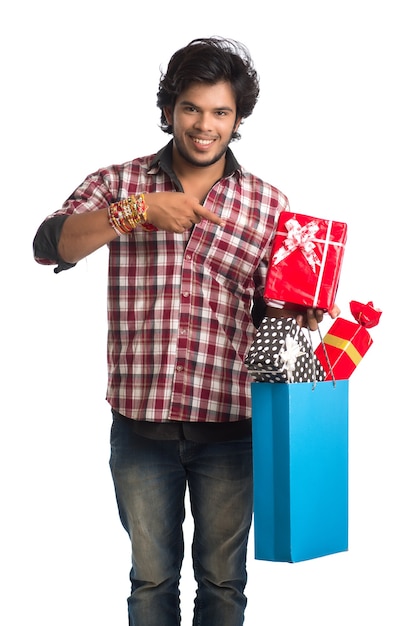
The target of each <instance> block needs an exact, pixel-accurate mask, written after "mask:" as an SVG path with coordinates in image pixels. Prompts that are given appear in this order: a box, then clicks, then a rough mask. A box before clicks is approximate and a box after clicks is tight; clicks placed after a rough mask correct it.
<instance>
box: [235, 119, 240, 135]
mask: <svg viewBox="0 0 418 626" xmlns="http://www.w3.org/2000/svg"><path fill="white" fill-rule="evenodd" d="M241 122H242V117H239V118H238V119H237V121H236V122H235V126H234V133H236V132H237V130H238V128H239V127H240V125H241Z"/></svg>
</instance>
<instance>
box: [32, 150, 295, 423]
mask: <svg viewBox="0 0 418 626" xmlns="http://www.w3.org/2000/svg"><path fill="white" fill-rule="evenodd" d="M171 148H172V146H171V142H170V143H169V144H168V146H166V147H165V148H163V149H162V150H161V151H160V152H159V153H158V154H156V155H151V156H147V157H144V158H138V159H135V160H133V161H130V162H127V163H124V164H122V165H113V166H111V167H107V168H104V169H100V170H98V171H97V172H95V173H94V174H92V175H90V176H88V177H87V178H86V180H85V181H84V182H83V183H82V185H80V187H78V189H76V190H75V191H74V193H73V194H72V195H71V196H70V198H69V199H68V200H67V201H66V202H65V204H64V205H63V207H62V209H61V210H59V211H57V212H56V213H54V214H53V215H52V216H49V218H51V217H54V216H57V215H68V214H71V213H82V212H85V211H94V210H97V209H101V208H105V207H107V206H108V205H109V204H110V203H112V202H115V201H117V200H120V199H121V198H125V197H127V196H129V195H131V194H138V193H141V192H142V193H153V192H159V191H178V190H181V185H180V183H179V181H178V180H177V178H176V176H175V174H174V172H173V171H172V167H171V154H172V149H171ZM204 204H205V206H206V207H207V208H209V209H210V210H212V211H214V212H216V213H218V214H219V215H222V217H223V218H224V219H225V220H226V226H225V227H223V228H221V227H219V226H217V225H215V224H212V223H210V222H209V221H207V220H203V221H202V222H201V223H200V224H197V225H195V227H194V228H193V230H192V231H191V232H187V233H184V234H175V233H168V232H165V231H156V232H150V231H145V230H143V229H141V228H140V227H138V228H137V229H135V231H133V232H132V233H130V234H129V235H122V236H120V237H118V238H117V239H115V240H113V241H111V242H110V244H109V278H108V323H109V334H108V372H109V379H108V389H107V399H108V401H109V403H110V405H111V406H112V408H113V409H114V410H116V411H118V412H119V413H121V414H122V415H125V416H126V417H129V418H132V419H136V420H148V421H152V422H161V423H167V422H170V421H172V420H180V421H187V422H218V423H222V422H236V421H239V420H244V419H249V418H250V417H251V395H250V382H251V379H250V376H249V374H248V370H247V368H246V366H245V365H244V358H245V355H246V353H247V351H248V349H249V347H250V345H251V343H252V341H253V339H254V331H255V329H254V325H253V322H252V318H251V307H252V303H253V298H254V296H256V297H262V293H263V286H264V282H265V276H266V271H267V264H268V259H269V255H270V249H271V242H272V239H273V236H274V233H275V229H276V225H277V220H278V215H279V213H280V211H282V210H285V209H286V208H288V206H287V198H286V197H285V196H284V195H283V194H282V193H281V192H280V191H279V190H277V189H276V188H274V187H272V186H271V185H269V184H267V183H265V182H263V181H262V180H260V179H259V178H257V177H255V176H253V175H252V174H250V173H248V172H246V171H245V170H244V169H242V168H241V167H240V166H239V165H238V163H237V162H236V160H235V157H234V156H233V154H232V152H231V151H230V150H228V152H227V162H226V169H225V175H224V177H223V178H222V179H221V180H219V181H218V182H217V183H215V185H213V187H212V189H211V190H210V191H209V193H208V195H207V197H206V200H205V203H204ZM47 221H48V220H46V222H47ZM41 229H42V227H41ZM41 229H40V230H41ZM41 256H42V255H38V257H36V249H35V258H37V260H38V261H39V262H41V263H42V262H50V263H52V262H55V263H57V261H56V260H55V261H53V260H52V259H49V260H47V261H45V259H42V258H41ZM68 267H69V265H68V264H61V266H59V267H58V268H57V269H58V271H59V270H60V269H66V268H68ZM56 271H57V270H56Z"/></svg>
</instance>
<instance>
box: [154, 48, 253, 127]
mask: <svg viewBox="0 0 418 626" xmlns="http://www.w3.org/2000/svg"><path fill="white" fill-rule="evenodd" d="M222 81H225V82H228V83H230V84H231V87H232V90H233V92H234V95H235V103H236V109H237V119H238V118H246V117H249V116H250V115H251V113H252V112H253V109H254V107H255V104H256V102H257V100H258V95H259V92H260V86H259V79H258V75H257V72H256V71H255V69H254V66H253V62H252V59H251V57H250V54H249V52H248V50H247V48H246V47H245V46H244V45H243V44H242V43H240V42H238V41H234V40H233V39H223V38H221V37H210V38H204V39H193V41H191V42H190V43H189V44H188V45H187V46H185V47H184V48H181V49H180V50H178V51H177V52H175V53H174V54H173V56H172V57H171V59H170V61H169V64H168V67H167V71H166V73H165V74H163V73H161V77H160V84H159V90H158V93H157V106H158V107H159V108H160V109H161V129H162V130H163V131H164V132H165V133H169V134H170V135H172V134H173V127H172V125H171V124H169V123H168V122H167V119H166V117H165V115H164V107H169V108H171V109H174V105H175V103H176V100H177V97H178V96H179V95H180V94H181V93H182V92H183V91H184V90H185V89H187V88H188V87H189V86H190V85H191V84H192V83H203V84H208V85H215V84H216V83H218V82H222ZM232 138H233V139H239V138H240V134H239V133H238V132H234V134H233V136H232Z"/></svg>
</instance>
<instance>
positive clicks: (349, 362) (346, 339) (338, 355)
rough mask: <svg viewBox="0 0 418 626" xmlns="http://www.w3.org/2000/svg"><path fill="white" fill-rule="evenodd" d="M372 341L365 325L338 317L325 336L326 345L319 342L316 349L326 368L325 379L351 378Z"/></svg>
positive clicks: (318, 357)
mask: <svg viewBox="0 0 418 626" xmlns="http://www.w3.org/2000/svg"><path fill="white" fill-rule="evenodd" d="M372 343H373V340H372V338H371V337H370V335H369V333H368V331H367V330H366V329H365V328H364V326H360V324H356V323H355V322H349V321H348V320H345V319H342V318H337V319H336V320H335V322H334V323H333V324H332V326H331V328H330V329H329V330H328V332H327V334H326V335H325V336H324V338H323V344H324V345H322V343H321V344H319V346H318V347H317V348H316V350H315V355H316V357H317V359H318V361H319V362H320V363H321V365H322V367H323V368H324V370H325V374H326V376H325V380H332V379H333V378H334V379H335V380H346V379H347V378H349V377H350V376H351V374H352V373H353V372H354V370H355V369H356V367H357V365H358V364H359V363H360V361H361V359H362V358H363V357H364V355H365V354H366V352H367V350H368V349H369V348H370V346H371V345H372ZM325 351H326V352H325ZM327 357H328V358H327ZM330 366H331V368H332V371H331V370H330Z"/></svg>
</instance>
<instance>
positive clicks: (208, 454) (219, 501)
mask: <svg viewBox="0 0 418 626" xmlns="http://www.w3.org/2000/svg"><path fill="white" fill-rule="evenodd" d="M110 467H111V471H112V477H113V481H114V485H115V491H116V498H117V503H118V507H119V514H120V518H121V521H122V524H123V526H124V528H125V529H126V531H127V532H128V534H129V537H130V540H131V545H132V569H131V595H130V597H129V598H128V612H129V624H130V626H178V625H179V624H180V606H179V604H180V603H179V580H180V570H181V565H182V561H183V555H184V543H183V531H182V525H183V521H184V517H185V506H184V498H185V492H186V485H188V487H189V493H190V504H191V512H192V515H193V519H194V535H193V545H192V556H193V568H194V574H195V578H196V581H197V592H196V598H195V607H194V619H193V626H241V625H242V624H243V622H244V610H245V606H246V603H247V600H246V597H245V595H244V588H245V585H246V581H247V571H246V555H247V543H248V534H249V530H250V526H251V521H252V510H253V500H252V448H251V441H249V440H242V441H241V440H240V441H228V442H221V443H204V444H202V443H195V442H192V441H185V440H180V441H177V440H174V441H170V440H168V441H167V440H162V441H161V440H152V439H146V438H143V437H140V436H138V435H136V434H134V433H133V432H132V428H131V425H130V424H129V420H127V419H126V418H122V417H118V416H115V417H114V421H113V425H112V432H111V458H110Z"/></svg>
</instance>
